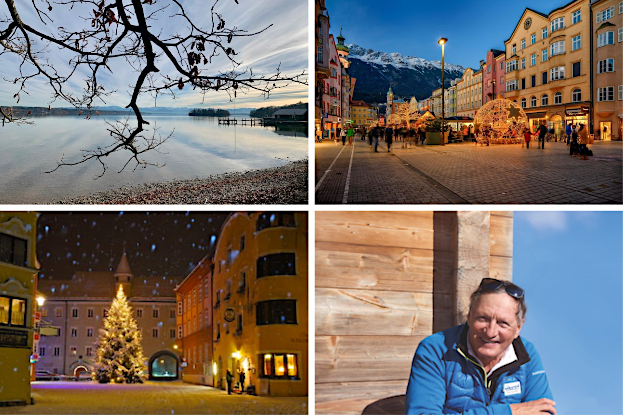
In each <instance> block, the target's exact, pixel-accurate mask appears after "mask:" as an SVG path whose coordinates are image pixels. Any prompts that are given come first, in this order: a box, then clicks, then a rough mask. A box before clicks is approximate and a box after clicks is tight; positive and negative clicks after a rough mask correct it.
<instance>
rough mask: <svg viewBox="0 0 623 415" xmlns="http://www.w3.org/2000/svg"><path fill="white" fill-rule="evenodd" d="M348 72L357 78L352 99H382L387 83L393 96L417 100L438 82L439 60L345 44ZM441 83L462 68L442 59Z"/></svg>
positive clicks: (387, 88) (458, 73)
mask: <svg viewBox="0 0 623 415" xmlns="http://www.w3.org/2000/svg"><path fill="white" fill-rule="evenodd" d="M348 47H349V49H350V54H349V55H348V60H349V61H350V62H351V64H350V68H349V70H348V72H349V74H350V76H352V77H353V78H356V79H357V83H356V84H355V91H354V94H353V99H354V100H362V101H365V102H367V103H370V104H371V103H384V102H386V99H387V91H388V90H389V87H390V86H391V88H392V91H393V93H394V97H396V98H403V99H409V98H411V97H412V96H414V97H415V98H416V99H417V100H421V99H424V98H428V97H430V96H431V94H432V92H433V91H434V90H435V89H437V88H439V87H440V86H441V62H440V61H427V60H426V59H422V58H417V57H413V56H402V55H401V54H400V53H395V52H394V53H385V52H377V51H374V50H372V49H363V48H362V47H360V46H358V45H349V46H348ZM444 72H445V83H446V86H449V85H450V81H451V80H453V79H455V78H459V77H461V76H463V72H465V68H463V67H462V66H460V65H453V64H451V63H448V62H444Z"/></svg>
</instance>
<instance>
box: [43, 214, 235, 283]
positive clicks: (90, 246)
mask: <svg viewBox="0 0 623 415" xmlns="http://www.w3.org/2000/svg"><path fill="white" fill-rule="evenodd" d="M228 214H229V213H227V212H217V213H210V212H205V213H202V212H73V213H69V212H43V213H41V216H40V217H39V220H38V223H37V233H38V237H37V258H38V259H39V262H40V263H41V270H40V272H39V278H45V279H50V278H51V279H69V278H71V276H72V275H73V274H74V273H75V272H77V271H114V270H116V268H117V265H118V264H119V260H120V258H121V255H122V253H123V250H124V246H125V251H126V253H127V255H128V262H129V264H130V269H131V270H132V273H133V274H134V276H182V277H185V276H186V275H188V273H189V272H190V271H191V270H192V269H193V268H194V267H195V266H196V265H197V264H198V263H199V261H200V260H201V259H202V258H203V257H204V256H205V255H207V254H209V253H211V252H213V251H214V248H215V242H216V238H217V237H218V233H219V231H220V229H221V226H222V224H223V222H224V221H225V219H226V218H227V216H228Z"/></svg>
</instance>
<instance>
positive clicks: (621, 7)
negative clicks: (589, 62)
mask: <svg viewBox="0 0 623 415" xmlns="http://www.w3.org/2000/svg"><path fill="white" fill-rule="evenodd" d="M591 8H592V10H593V19H594V20H593V65H594V66H593V108H594V110H595V117H594V124H593V125H594V132H595V138H599V139H601V140H605V141H608V140H621V139H623V1H621V0H597V1H595V2H593V4H592V5H591Z"/></svg>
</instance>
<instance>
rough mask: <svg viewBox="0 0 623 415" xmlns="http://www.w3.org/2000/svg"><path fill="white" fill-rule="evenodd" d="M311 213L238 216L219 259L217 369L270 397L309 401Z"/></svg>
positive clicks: (220, 380) (220, 379) (221, 381)
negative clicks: (309, 256) (309, 234)
mask: <svg viewBox="0 0 623 415" xmlns="http://www.w3.org/2000/svg"><path fill="white" fill-rule="evenodd" d="M307 226H308V225H307V213H305V212H258V213H246V212H239V213H234V214H232V215H230V216H229V218H228V219H227V220H226V221H225V223H224V224H223V227H222V229H221V232H220V235H219V239H218V242H217V247H216V251H215V253H214V274H213V287H212V300H213V308H214V314H213V323H212V324H213V329H214V331H213V342H214V357H213V359H214V360H213V367H214V373H216V376H217V381H216V386H218V387H221V388H223V389H224V388H225V387H226V374H227V371H229V372H230V373H231V374H232V375H233V376H234V377H235V381H236V382H237V383H239V373H240V372H241V371H244V373H245V375H246V376H245V382H244V384H243V385H237V387H239V388H241V389H244V390H247V391H248V390H249V388H252V390H254V391H255V393H256V394H258V395H264V396H307V394H308V386H307V383H308V370H307V368H308V296H307V285H308V278H307V270H308V260H307V252H308V251H307V250H308V240H307V239H308V232H307Z"/></svg>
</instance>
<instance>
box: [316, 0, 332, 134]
mask: <svg viewBox="0 0 623 415" xmlns="http://www.w3.org/2000/svg"><path fill="white" fill-rule="evenodd" d="M315 23H316V30H315V42H314V44H315V54H314V56H315V59H314V61H315V62H314V63H315V75H316V94H315V95H316V97H315V124H316V127H317V128H318V129H322V128H323V127H324V120H323V116H324V114H325V108H324V104H323V103H324V94H325V90H324V87H325V85H324V81H325V79H327V78H329V76H330V75H331V71H330V69H329V13H328V11H327V8H326V6H325V1H324V0H316V6H315Z"/></svg>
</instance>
